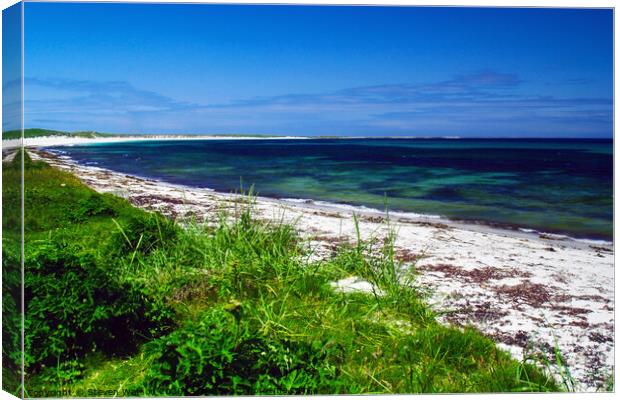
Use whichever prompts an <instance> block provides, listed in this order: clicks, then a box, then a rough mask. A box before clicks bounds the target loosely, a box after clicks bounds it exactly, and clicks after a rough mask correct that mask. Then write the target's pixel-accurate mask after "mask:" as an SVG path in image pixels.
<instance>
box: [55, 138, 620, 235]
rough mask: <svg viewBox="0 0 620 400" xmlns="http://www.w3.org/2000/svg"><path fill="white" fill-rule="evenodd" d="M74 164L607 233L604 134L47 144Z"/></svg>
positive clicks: (281, 194)
mask: <svg viewBox="0 0 620 400" xmlns="http://www.w3.org/2000/svg"><path fill="white" fill-rule="evenodd" d="M56 150H57V151H62V152H64V153H65V154H66V155H68V156H70V157H71V158H72V159H74V160H76V161H77V162H80V163H88V164H91V165H93V164H95V165H97V166H99V167H102V168H108V169H112V170H116V171H120V172H124V173H127V174H135V175H140V176H143V177H148V178H154V179H159V180H164V181H168V182H172V183H179V184H184V185H190V186H199V187H209V188H213V189H215V190H219V191H224V192H228V191H234V190H238V189H239V188H240V183H241V182H242V184H243V186H244V187H246V188H247V187H249V186H250V185H254V188H255V190H256V191H257V192H258V193H259V194H260V195H262V196H270V197H277V198H302V199H314V200H323V201H329V202H335V203H345V204H351V205H360V206H367V207H373V208H378V209H381V210H383V209H384V208H385V204H386V203H387V205H388V207H389V209H390V210H393V211H404V212H413V213H418V214H432V215H441V216H444V217H448V218H452V219H457V220H467V221H479V222H486V223H492V224H502V225H506V226H512V227H522V228H529V229H535V230H539V231H545V232H554V233H562V234H568V235H571V236H574V237H582V238H598V239H607V240H610V239H611V238H612V235H613V229H612V223H613V144H612V141H611V140H482V139H480V140H473V139H472V140H465V139H461V140H449V139H433V140H430V139H429V140H423V139H333V140H332V139H316V140H314V139H313V140H267V139H265V140H249V141H245V140H221V141H215V140H208V141H207V140H205V141H157V142H126V143H115V144H97V145H83V146H73V147H62V148H57V149H56Z"/></svg>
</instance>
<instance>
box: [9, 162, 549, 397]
mask: <svg viewBox="0 0 620 400" xmlns="http://www.w3.org/2000/svg"><path fill="white" fill-rule="evenodd" d="M17 162H19V160H17V158H16V161H14V163H17ZM25 164H26V168H25V210H26V211H25V220H26V242H25V243H26V244H25V246H26V248H25V253H26V256H25V268H26V271H25V272H26V281H25V294H26V316H25V326H26V331H25V332H26V338H25V339H26V344H25V345H26V357H25V360H26V365H25V369H26V387H25V390H26V395H27V396H33V397H34V396H36V397H43V396H58V395H59V394H61V395H64V396H67V395H69V396H81V397H94V396H106V397H112V396H115V395H116V396H126V395H131V396H155V395H218V394H316V393H324V394H336V393H420V392H423V393H433V392H450V393H453V392H504V391H556V390H559V389H560V387H559V386H557V384H556V383H555V382H554V381H553V380H552V379H551V378H549V377H548V376H547V375H546V374H545V373H543V372H542V371H541V370H539V369H537V368H536V367H534V366H532V365H530V364H528V363H524V362H518V361H515V360H513V359H511V358H510V357H509V356H508V354H507V353H505V352H503V351H501V350H499V349H498V348H497V347H496V346H495V344H494V343H493V342H492V341H491V340H489V339H487V338H485V337H484V336H482V335H481V334H480V333H478V332H477V331H476V330H474V329H464V330H463V329H458V328H453V327H446V326H443V325H440V324H439V323H437V321H436V319H435V316H434V314H433V312H432V311H431V310H430V309H429V307H428V306H427V305H426V303H425V301H424V295H423V293H421V292H420V291H419V290H418V289H417V288H416V286H415V269H414V267H415V266H414V265H410V264H407V265H403V264H402V263H400V262H399V261H398V260H397V259H396V258H395V255H394V251H393V238H388V239H386V240H382V241H367V242H363V241H361V240H359V241H358V243H357V245H355V246H343V247H342V248H340V249H339V250H338V251H337V254H336V255H335V256H333V257H332V258H329V259H327V260H323V261H310V260H312V258H311V257H309V256H310V254H309V250H308V249H307V247H306V246H305V245H304V243H303V241H301V240H300V238H299V237H298V235H297V233H296V231H295V229H294V228H293V227H291V226H289V225H284V224H281V223H276V222H265V221H260V220H257V219H255V218H253V216H252V200H251V197H248V198H247V202H246V203H243V204H239V206H238V209H237V210H236V211H235V212H231V213H228V214H225V213H223V212H222V213H221V216H220V218H219V219H218V220H217V221H209V223H208V224H197V223H192V222H191V221H190V222H187V221H186V222H184V223H183V225H182V226H181V225H179V224H178V223H176V222H174V221H170V220H169V219H166V218H165V217H163V216H161V215H158V214H154V213H148V212H145V211H142V210H139V209H137V208H134V207H133V206H131V205H130V204H129V203H128V202H127V201H125V200H123V199H121V198H118V197H115V196H112V195H107V194H98V193H96V192H94V191H93V190H91V189H90V188H88V187H86V186H85V185H83V184H82V183H81V182H80V181H79V180H78V179H77V178H75V177H74V176H72V175H70V174H67V173H64V172H61V171H58V170H56V169H53V168H51V167H49V166H48V165H47V164H44V163H40V162H33V161H30V160H29V159H26V160H25ZM3 179H4V185H3V198H4V202H5V203H4V205H3V206H4V207H5V210H6V209H16V207H18V205H19V201H20V199H19V191H18V189H17V188H18V186H19V185H18V180H19V169H18V168H16V167H15V165H9V164H5V165H4V171H3ZM3 215H4V218H3V227H4V232H5V235H4V239H3V240H4V243H3V260H4V263H3V269H4V270H5V271H11V270H13V271H15V270H18V267H16V265H17V266H18V263H19V255H18V252H16V249H18V246H14V245H11V243H14V242H15V241H17V240H18V238H19V232H18V230H17V229H16V227H18V226H19V221H17V220H16V218H18V216H16V215H15V214H11V213H6V212H5V213H4V214H3ZM16 268H17V269H16ZM9 276H11V275H9ZM350 276H358V277H361V278H363V279H366V280H367V281H368V282H370V283H371V284H372V285H373V287H374V288H375V290H374V292H372V293H364V292H353V293H343V292H341V291H337V290H335V289H334V286H333V285H332V282H334V281H337V280H339V279H342V278H346V277H350ZM4 283H5V282H3V285H4ZM7 284H8V285H9V286H11V285H15V282H8V283H7ZM7 289H11V288H10V287H7ZM9 292H10V293H11V291H10V290H9ZM9 298H10V299H13V300H14V302H15V303H18V300H19V299H18V297H15V296H13V297H10V296H9ZM5 302H6V301H5ZM9 303H10V302H9ZM7 321H8V322H7V323H8V324H9V325H8V326H6V327H5V329H7V328H8V329H9V331H10V332H11V333H12V335H11V334H9V335H8V336H7V334H6V331H5V336H7V339H6V340H17V341H18V340H19V339H18V338H17V337H16V336H15V335H16V332H15V330H14V328H15V327H14V326H13V325H10V324H11V323H13V322H14V321H13V322H11V321H12V320H11V319H8V320H7ZM4 356H5V358H7V357H8V359H9V364H6V363H5V365H4V367H5V371H7V369H10V368H12V367H13V368H14V367H15V366H16V365H19V362H20V361H19V356H20V355H19V352H10V351H9V352H8V353H5V354H4ZM7 373H8V374H9V375H10V371H8V372H5V376H7V375H6V374H7ZM14 389H15V388H14Z"/></svg>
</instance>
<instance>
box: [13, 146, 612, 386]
mask: <svg viewBox="0 0 620 400" xmlns="http://www.w3.org/2000/svg"><path fill="white" fill-rule="evenodd" d="M222 139H228V140H252V139H303V137H298V136H289V137H282V136H277V137H254V136H248V137H243V136H219V135H218V136H190V135H185V136H176V135H152V136H150V135H149V136H115V137H98V138H80V137H70V136H47V137H36V138H27V139H25V140H24V145H25V146H26V147H28V148H30V150H29V154H30V155H31V157H32V158H33V159H35V160H37V159H40V160H43V161H46V162H47V163H49V164H50V165H52V166H54V167H56V168H59V169H61V170H65V171H68V172H70V173H72V174H74V175H76V176H77V177H79V178H80V179H81V180H82V181H83V182H84V183H85V184H87V185H88V186H90V187H92V188H93V189H95V190H97V191H99V192H109V193H114V194H116V195H119V196H122V197H124V198H127V199H128V200H129V201H130V202H131V203H132V204H134V205H136V206H138V207H142V208H145V209H148V210H156V211H159V212H161V213H162V214H164V215H167V216H170V217H174V218H179V219H181V220H182V219H183V218H186V217H189V216H190V215H193V216H196V217H197V218H199V220H206V221H209V220H214V219H215V220H216V219H217V212H218V210H220V209H221V207H222V206H223V207H225V208H229V209H232V208H233V207H235V204H236V200H238V195H235V194H225V193H218V192H215V191H213V190H210V189H205V188H191V187H186V186H181V185H174V184H170V183H166V182H161V181H154V180H149V179H144V178H141V177H135V176H130V175H126V174H123V173H118V172H114V171H110V170H106V169H102V168H98V167H92V166H83V165H78V164H76V163H75V162H73V161H72V160H70V159H68V158H66V157H58V156H56V155H53V154H50V153H48V152H44V151H40V150H38V149H36V148H38V147H46V146H70V145H75V144H91V143H117V142H124V141H148V140H222ZM6 142H8V141H4V142H3V148H4V149H6V148H7V146H6V145H7V144H8V143H6ZM12 142H14V143H15V146H18V145H19V140H15V141H12ZM180 199H182V201H180ZM256 211H257V215H258V216H259V217H260V218H265V219H280V218H281V217H282V215H284V216H285V219H286V221H288V222H290V223H294V224H295V226H296V227H297V229H298V230H299V231H300V234H301V235H302V236H303V237H305V238H307V239H308V240H309V243H310V245H311V246H312V247H313V248H315V250H316V254H317V257H319V258H320V257H326V256H328V255H329V254H331V251H332V249H333V246H334V245H337V244H339V243H352V242H354V241H355V238H356V233H355V226H354V222H353V214H354V213H355V214H357V215H358V216H360V231H361V234H362V237H363V238H364V239H368V238H369V237H371V236H373V235H374V236H377V237H378V238H382V237H384V236H385V235H386V234H387V224H386V219H385V214H384V213H381V212H379V211H373V210H368V209H366V210H364V209H363V208H358V207H352V206H346V205H336V204H334V205H331V204H328V203H323V202H320V201H312V200H303V199H302V200H291V199H289V200H278V199H271V198H264V197H258V198H257V201H256ZM389 222H390V225H391V226H392V227H394V228H395V229H396V230H397V234H398V237H397V240H396V252H397V255H398V257H399V258H400V259H401V260H402V261H403V262H404V263H405V265H411V264H412V263H415V266H416V269H417V271H418V272H419V276H418V278H417V284H418V285H419V286H420V287H421V288H423V289H429V290H430V291H431V292H432V297H431V298H430V303H431V305H432V306H433V308H434V309H436V310H437V311H439V312H440V313H441V314H440V321H442V322H443V323H447V324H456V325H460V326H465V325H473V326H475V327H476V328H478V329H479V330H480V331H481V332H483V333H484V334H486V335H488V336H489V337H491V338H493V339H494V340H495V341H496V343H498V345H499V346H500V347H501V348H504V349H506V350H508V351H510V352H511V354H512V355H513V356H514V357H515V358H517V359H522V358H523V357H524V354H525V352H526V351H527V349H526V346H527V344H528V342H530V341H534V342H536V343H539V344H540V345H541V346H543V347H545V348H546V349H547V350H548V351H549V353H548V354H549V356H550V357H551V356H552V352H553V348H554V346H555V345H556V342H555V340H556V339H557V345H558V346H559V348H560V349H561V350H562V352H563V353H564V354H566V355H568V356H569V357H568V360H567V364H568V367H569V368H570V371H571V374H572V375H573V377H574V378H575V379H577V380H578V381H580V382H581V386H580V387H579V389H580V390H589V391H591V390H595V387H596V384H600V382H596V381H595V380H592V379H591V376H592V375H593V374H597V375H598V374H600V372H601V371H605V370H607V371H610V370H611V368H613V335H614V330H613V326H614V325H613V320H614V287H613V279H614V253H613V247H612V244H611V243H606V242H601V243H598V242H597V241H578V240H572V239H569V238H566V237H562V236H559V235H547V234H539V233H535V232H524V231H512V230H504V229H498V228H492V227H488V226H484V225H474V224H466V223H457V222H454V221H449V220H445V219H443V218H433V217H424V216H419V217H418V218H412V217H409V216H404V215H399V214H398V213H390V220H389ZM334 285H335V286H336V287H338V288H340V289H341V290H344V291H352V290H369V286H368V285H369V283H368V282H364V281H361V280H359V279H357V278H356V277H350V278H347V279H345V280H343V281H339V282H334Z"/></svg>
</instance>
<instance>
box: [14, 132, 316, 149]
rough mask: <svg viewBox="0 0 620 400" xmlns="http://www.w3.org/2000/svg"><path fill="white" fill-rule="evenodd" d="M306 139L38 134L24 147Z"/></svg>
mask: <svg viewBox="0 0 620 400" xmlns="http://www.w3.org/2000/svg"><path fill="white" fill-rule="evenodd" d="M261 139H269V140H284V139H285V140H304V139H308V138H307V137H305V136H243V135H239V136H236V135H235V136H226V135H142V136H138V135H136V136H132V135H126V136H123V135H118V136H104V137H96V138H87V137H79V136H38V137H29V138H24V139H23V146H24V147H52V146H73V145H76V144H99V143H122V142H145V141H146V142H148V141H159V140H261ZM17 147H20V139H5V140H2V149H3V150H8V149H15V148H17Z"/></svg>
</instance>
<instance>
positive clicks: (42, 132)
mask: <svg viewBox="0 0 620 400" xmlns="http://www.w3.org/2000/svg"><path fill="white" fill-rule="evenodd" d="M161 135H171V136H192V135H191V134H188V135H184V134H166V133H162V134H121V136H128V137H152V136H161ZM41 136H73V137H82V138H98V137H109V136H119V135H118V134H112V133H101V132H95V131H77V132H65V131H57V130H52V129H41V128H28V129H24V136H23V137H24V138H34V137H41ZM205 136H231V137H255V138H262V137H273V136H274V135H264V134H249V133H248V134H244V133H222V134H208V135H205ZM275 136H278V135H275ZM20 137H21V131H20V130H12V131H5V132H2V139H3V140H7V139H19V138H20Z"/></svg>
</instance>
